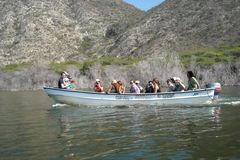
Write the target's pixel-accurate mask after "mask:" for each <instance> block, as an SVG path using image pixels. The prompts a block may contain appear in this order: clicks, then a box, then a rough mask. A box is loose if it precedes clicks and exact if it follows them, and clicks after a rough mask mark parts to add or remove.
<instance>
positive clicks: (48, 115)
mask: <svg viewBox="0 0 240 160" xmlns="http://www.w3.org/2000/svg"><path fill="white" fill-rule="evenodd" d="M239 89H240V87H225V88H224V90H223V93H222V95H221V96H220V99H219V100H218V101H217V102H216V103H215V104H213V105H208V106H198V107H191V106H172V107H171V106H168V107H166V106H165V107H161V106H125V107H87V106H78V107H76V106H64V105H63V106H60V105H57V106H55V105H53V102H52V100H51V99H50V98H49V97H47V96H46V94H45V93H44V92H43V91H34V92H0V159H3V160H8V159H9V160H19V159H20V160H21V159H22V160H27V159H31V160H43V159H44V160H46V159H51V160H61V159H80V160H84V159H104V160H122V159H124V160H135V159H145V160H149V159H170V160H175V159H202V160H204V159H206V160H208V159H219V160H222V159H232V160H237V159H240V93H239ZM53 106H54V107H53Z"/></svg>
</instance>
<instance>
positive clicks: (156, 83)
mask: <svg viewBox="0 0 240 160" xmlns="http://www.w3.org/2000/svg"><path fill="white" fill-rule="evenodd" d="M152 82H153V89H154V93H157V92H161V86H160V82H159V80H158V79H156V78H154V79H153V81H152Z"/></svg>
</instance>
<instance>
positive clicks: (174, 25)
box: [110, 0, 240, 56]
mask: <svg viewBox="0 0 240 160" xmlns="http://www.w3.org/2000/svg"><path fill="white" fill-rule="evenodd" d="M239 15H240V1H239V0H166V1H165V2H164V3H163V4H161V5H160V6H158V7H155V8H153V9H152V10H151V11H149V12H148V14H147V15H146V16H145V17H144V18H143V19H142V20H141V21H140V22H138V23H136V24H135V25H134V26H132V27H131V28H130V29H128V30H127V31H126V32H125V33H124V34H123V35H121V37H119V39H118V40H117V41H116V44H115V46H113V47H112V48H110V50H111V52H110V54H112V55H119V56H120V55H121V56H122V55H144V54H157V55H160V54H161V53H162V52H179V51H183V50H189V49H193V48H202V47H210V48H211V47H218V46H221V45H227V44H239V43H240V28H239V26H240V16H239Z"/></svg>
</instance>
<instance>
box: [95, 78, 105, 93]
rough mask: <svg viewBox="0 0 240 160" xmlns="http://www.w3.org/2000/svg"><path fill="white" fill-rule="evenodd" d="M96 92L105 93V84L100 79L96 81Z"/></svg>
mask: <svg viewBox="0 0 240 160" xmlns="http://www.w3.org/2000/svg"><path fill="white" fill-rule="evenodd" d="M94 90H95V92H104V88H103V84H102V83H101V81H100V80H99V79H96V82H95V86H94Z"/></svg>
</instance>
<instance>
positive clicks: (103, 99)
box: [44, 87, 214, 106]
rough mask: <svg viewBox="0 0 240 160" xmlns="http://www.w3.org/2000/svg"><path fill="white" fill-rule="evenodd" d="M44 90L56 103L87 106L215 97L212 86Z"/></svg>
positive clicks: (205, 100) (191, 102)
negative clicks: (121, 90) (155, 90)
mask: <svg viewBox="0 0 240 160" xmlns="http://www.w3.org/2000/svg"><path fill="white" fill-rule="evenodd" d="M44 90H45V92H46V93H47V94H48V96H49V97H51V98H53V99H54V100H55V102H56V103H64V104H73V105H87V106H122V105H200V104H205V103H211V101H212V100H213V98H214V89H211V88H210V89H200V90H195V91H186V92H161V93H157V94H154V93H148V94H146V93H143V94H131V93H126V94H106V93H96V92H85V91H72V90H66V89H59V88H49V87H44Z"/></svg>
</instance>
